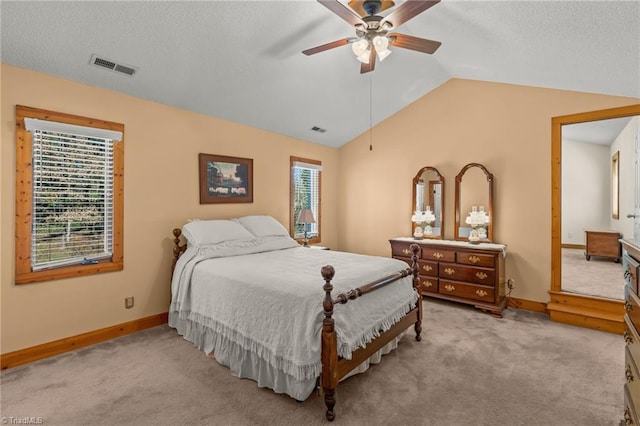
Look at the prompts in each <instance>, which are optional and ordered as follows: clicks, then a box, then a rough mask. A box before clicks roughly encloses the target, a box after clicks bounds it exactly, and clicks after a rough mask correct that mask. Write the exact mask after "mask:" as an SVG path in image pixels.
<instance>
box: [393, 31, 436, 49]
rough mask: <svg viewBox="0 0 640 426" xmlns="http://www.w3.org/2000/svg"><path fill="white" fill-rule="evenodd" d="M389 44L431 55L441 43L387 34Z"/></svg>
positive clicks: (404, 35)
mask: <svg viewBox="0 0 640 426" xmlns="http://www.w3.org/2000/svg"><path fill="white" fill-rule="evenodd" d="M389 43H390V44H391V45H393V46H396V47H402V48H404V49H411V50H415V51H418V52H422V53H428V54H433V53H434V52H435V51H436V50H438V48H439V47H440V45H441V44H442V43H440V42H439V41H434V40H427V39H426V38H420V37H414V36H410V35H406V34H398V33H393V34H389Z"/></svg>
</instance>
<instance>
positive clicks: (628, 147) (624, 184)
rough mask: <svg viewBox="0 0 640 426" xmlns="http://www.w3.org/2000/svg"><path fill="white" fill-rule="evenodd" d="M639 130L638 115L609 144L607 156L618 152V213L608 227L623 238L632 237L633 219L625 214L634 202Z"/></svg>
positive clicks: (639, 118) (629, 210)
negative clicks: (635, 160)
mask: <svg viewBox="0 0 640 426" xmlns="http://www.w3.org/2000/svg"><path fill="white" fill-rule="evenodd" d="M639 131H640V117H634V118H633V119H631V120H630V121H629V123H628V124H627V125H626V126H625V128H624V129H623V130H622V132H620V134H619V135H618V137H617V138H616V139H615V141H613V143H612V144H611V149H610V151H609V158H611V157H613V155H614V154H615V153H616V151H619V152H620V158H619V160H618V161H619V165H620V171H619V173H620V209H619V211H620V215H619V219H613V218H611V219H610V225H609V227H610V228H611V229H613V230H616V231H618V232H620V233H621V234H622V236H623V237H624V238H633V219H632V218H627V214H631V213H633V202H634V194H633V191H634V182H633V181H634V179H635V175H634V167H635V166H634V155H635V144H636V137H638V133H639Z"/></svg>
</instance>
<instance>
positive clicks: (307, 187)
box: [292, 161, 322, 238]
mask: <svg viewBox="0 0 640 426" xmlns="http://www.w3.org/2000/svg"><path fill="white" fill-rule="evenodd" d="M292 168H293V191H294V200H293V217H294V220H296V219H297V218H298V214H300V210H302V209H310V210H311V211H312V212H313V217H314V218H315V220H316V223H310V224H307V225H304V224H298V223H295V232H294V238H302V237H304V233H305V226H306V231H307V235H308V236H309V237H310V238H311V237H314V236H317V235H318V234H319V229H320V228H319V226H320V223H319V222H320V221H319V212H320V172H321V171H322V166H321V165H318V164H310V163H303V162H299V161H294V162H293V164H292Z"/></svg>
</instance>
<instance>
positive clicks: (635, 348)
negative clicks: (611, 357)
mask: <svg viewBox="0 0 640 426" xmlns="http://www.w3.org/2000/svg"><path fill="white" fill-rule="evenodd" d="M624 342H625V344H626V346H627V349H628V350H629V353H630V354H631V356H632V357H633V359H635V360H636V363H637V362H639V361H640V335H638V330H637V329H636V328H635V327H634V326H633V324H631V320H630V319H629V317H628V316H626V315H625V316H624Z"/></svg>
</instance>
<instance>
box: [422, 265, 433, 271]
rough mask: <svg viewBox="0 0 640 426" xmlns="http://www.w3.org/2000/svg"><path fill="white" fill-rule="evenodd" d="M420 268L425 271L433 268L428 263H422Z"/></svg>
mask: <svg viewBox="0 0 640 426" xmlns="http://www.w3.org/2000/svg"><path fill="white" fill-rule="evenodd" d="M422 269H424V270H425V271H427V272H429V271H431V270H433V267H431V266H429V265H423V266H422Z"/></svg>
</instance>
